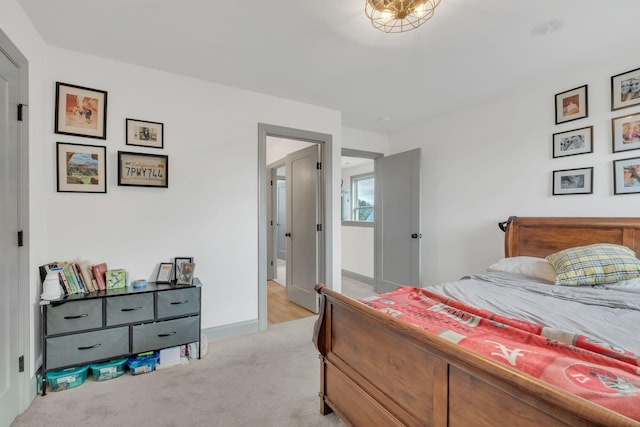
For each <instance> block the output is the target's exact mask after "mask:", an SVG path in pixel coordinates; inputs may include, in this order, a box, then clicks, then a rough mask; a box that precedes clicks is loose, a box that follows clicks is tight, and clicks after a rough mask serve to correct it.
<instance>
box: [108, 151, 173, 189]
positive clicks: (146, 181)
mask: <svg viewBox="0 0 640 427" xmlns="http://www.w3.org/2000/svg"><path fill="white" fill-rule="evenodd" d="M118 185H129V186H135V187H162V188H167V187H169V156H165V155H160V154H145V153H130V152H126V151H118Z"/></svg>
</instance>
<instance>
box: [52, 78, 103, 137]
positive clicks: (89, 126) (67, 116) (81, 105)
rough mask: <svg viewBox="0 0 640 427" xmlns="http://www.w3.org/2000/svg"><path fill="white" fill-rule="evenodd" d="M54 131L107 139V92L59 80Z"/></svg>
mask: <svg viewBox="0 0 640 427" xmlns="http://www.w3.org/2000/svg"><path fill="white" fill-rule="evenodd" d="M55 110H56V111H55V133H59V134H63V135H76V136H86V137H88V138H99V139H107V92H105V91H104V90H98V89H91V88H88V87H82V86H76V85H72V84H68V83H60V82H56V108H55Z"/></svg>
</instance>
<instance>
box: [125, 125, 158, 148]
mask: <svg viewBox="0 0 640 427" xmlns="http://www.w3.org/2000/svg"><path fill="white" fill-rule="evenodd" d="M126 128H127V139H126V144H127V145H136V146H139V147H151V148H164V124H163V123H159V122H149V121H144V120H135V119H126Z"/></svg>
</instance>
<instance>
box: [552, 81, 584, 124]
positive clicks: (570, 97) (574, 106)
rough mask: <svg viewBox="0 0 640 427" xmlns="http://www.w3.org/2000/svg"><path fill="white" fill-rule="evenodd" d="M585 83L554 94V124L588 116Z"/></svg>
mask: <svg viewBox="0 0 640 427" xmlns="http://www.w3.org/2000/svg"><path fill="white" fill-rule="evenodd" d="M588 104H589V103H588V100H587V85H584V86H579V87H577V88H575V89H571V90H567V91H565V92H561V93H558V94H556V124H560V123H566V122H570V121H572V120H578V119H584V118H585V117H588V115H589V111H588Z"/></svg>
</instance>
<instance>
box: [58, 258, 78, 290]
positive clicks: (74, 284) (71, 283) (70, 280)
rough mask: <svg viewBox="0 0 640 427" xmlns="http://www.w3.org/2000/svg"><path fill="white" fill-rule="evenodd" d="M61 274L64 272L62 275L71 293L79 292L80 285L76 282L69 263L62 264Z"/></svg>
mask: <svg viewBox="0 0 640 427" xmlns="http://www.w3.org/2000/svg"><path fill="white" fill-rule="evenodd" d="M62 274H64V277H65V278H66V279H67V283H69V288H70V289H71V293H72V294H78V293H80V287H79V286H78V283H77V282H76V280H75V279H74V277H73V272H72V271H71V266H70V265H69V264H67V263H65V265H64V266H62Z"/></svg>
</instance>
